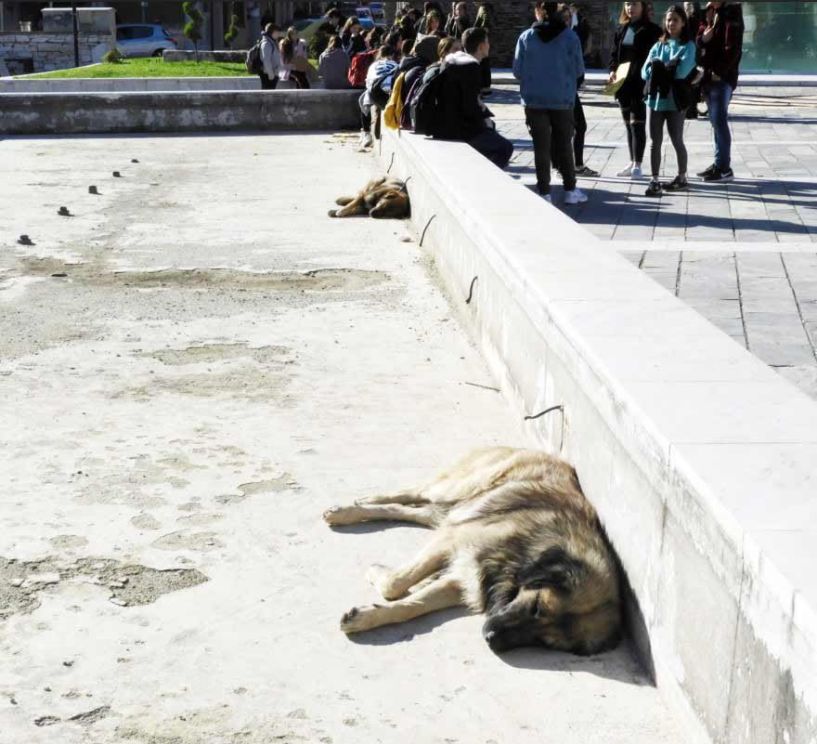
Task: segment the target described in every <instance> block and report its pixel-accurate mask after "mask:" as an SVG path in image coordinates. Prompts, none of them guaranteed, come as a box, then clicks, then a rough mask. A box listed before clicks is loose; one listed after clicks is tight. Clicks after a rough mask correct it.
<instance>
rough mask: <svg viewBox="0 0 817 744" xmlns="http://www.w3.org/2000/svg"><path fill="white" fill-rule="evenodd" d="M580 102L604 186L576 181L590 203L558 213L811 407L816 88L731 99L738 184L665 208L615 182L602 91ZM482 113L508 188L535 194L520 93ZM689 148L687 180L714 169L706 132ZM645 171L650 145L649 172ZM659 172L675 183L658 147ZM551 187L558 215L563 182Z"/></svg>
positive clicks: (613, 127)
mask: <svg viewBox="0 0 817 744" xmlns="http://www.w3.org/2000/svg"><path fill="white" fill-rule="evenodd" d="M582 99H583V101H584V105H585V115H586V117H587V120H588V133H587V144H586V148H585V162H586V163H587V164H588V165H589V166H590V167H592V168H594V169H595V170H597V171H600V173H601V176H600V177H599V178H598V179H580V181H579V185H580V187H581V188H582V189H583V190H584V191H586V192H587V194H588V195H589V197H590V200H589V201H588V202H587V203H586V204H584V205H581V206H577V207H564V206H563V207H562V208H563V209H564V211H565V212H566V213H567V214H569V215H570V216H571V217H573V218H574V219H575V220H576V221H577V222H580V223H581V224H583V225H585V226H586V227H587V229H588V230H590V231H591V232H592V233H593V234H594V235H597V236H598V237H599V238H601V239H602V240H606V241H610V243H611V247H612V248H614V249H617V250H620V251H621V252H622V253H623V254H624V255H625V256H626V257H627V258H629V259H630V260H631V261H633V263H635V264H636V265H638V266H639V267H640V268H641V269H643V270H644V271H645V272H647V273H648V274H650V276H652V277H653V278H654V279H655V280H656V281H657V282H659V283H660V284H661V285H662V286H664V287H666V288H667V289H668V290H669V291H671V292H673V293H675V294H676V295H677V296H678V297H680V298H681V299H683V300H685V301H686V302H687V303H688V304H689V305H691V306H692V307H694V308H695V309H696V310H698V311H699V312H700V313H701V314H702V315H704V316H705V317H706V318H708V319H709V320H710V321H711V322H713V323H714V324H715V325H717V326H718V327H719V328H721V329H722V330H723V331H724V332H725V333H727V334H728V335H729V336H731V337H732V338H733V339H734V340H735V341H736V342H738V343H740V344H742V345H743V346H745V347H746V348H748V349H749V350H750V351H752V353H754V354H755V355H757V356H758V357H759V358H760V359H762V360H763V361H765V362H766V363H767V364H769V365H771V366H773V367H774V368H776V369H777V370H778V371H779V372H780V373H781V374H783V375H785V376H786V377H787V378H788V379H790V380H791V381H792V382H793V383H795V384H797V385H798V386H799V387H801V389H803V390H804V391H806V392H807V393H809V394H810V395H812V396H814V397H817V351H815V342H817V115H815V111H817V88H814V87H752V88H749V87H742V88H738V92H737V94H736V97H735V99H734V103H733V106H732V109H731V111H732V132H733V168H734V170H735V174H736V176H737V178H736V180H735V181H734V182H732V183H729V184H722V185H717V184H704V183H703V182H701V181H700V179H695V178H694V176H693V183H692V186H691V188H690V190H689V192H688V193H682V194H666V195H664V196H663V197H662V198H661V199H655V198H650V197H646V196H644V190H645V188H646V186H647V181H646V180H643V181H635V182H633V181H629V180H625V179H620V178H616V177H615V173H616V172H618V171H619V170H621V169H622V168H623V167H624V166H625V165H626V164H627V162H628V160H629V155H628V152H627V145H626V142H625V139H624V128H623V123H622V121H621V117H620V114H619V111H618V108H617V107H616V106H615V105H614V103H613V101H612V100H611V99H610V98H608V97H606V96H603V95H602V94H601V93H600V92H599V89H598V87H591V88H589V89H588V90H587V91H585V92H584V93H583V94H582ZM490 106H491V108H492V109H493V110H494V111H495V113H496V114H497V118H498V120H499V128H500V130H501V131H502V132H503V133H504V134H505V135H506V136H508V137H510V138H511V139H513V141H514V145H515V147H516V153H515V155H514V159H513V161H512V163H511V165H510V168H509V170H510V172H511V174H512V176H514V177H516V178H519V179H520V180H521V181H522V182H524V183H526V184H533V183H534V182H535V175H534V167H533V151H532V148H531V142H530V138H529V137H528V134H527V130H526V128H525V125H524V121H523V115H522V110H521V107H520V106H519V95H518V91H517V90H515V89H514V88H513V86H511V85H507V84H501V85H500V87H499V88H498V90H497V93H496V96H495V97H494V98H493V99H492V100H491V102H490ZM685 140H686V143H687V148H688V151H689V170H690V173H691V174H694V173H695V172H696V171H699V170H703V169H704V168H705V167H707V166H708V165H709V164H710V163H711V161H712V141H711V128H710V126H709V123H708V121H706V120H705V119H699V120H696V121H691V122H687V126H686V134H685ZM648 161H649V144H648V147H647V153H646V155H645V169H648ZM662 165H663V174H662V178H666V180H671V179H672V177H673V176H674V174H675V172H676V171H675V168H676V164H675V153H674V151H673V149H672V147H671V145H670V143H669V138H668V137H666V136H665V141H664V154H663V157H662ZM553 178H554V180H553V184H554V186H556V188H555V189H554V201H555V202H556V203H558V202H559V201H560V198H561V193H560V192H561V188H560V187H559V185H560V178H559V176H558V174H556V173H555V172H554V176H553Z"/></svg>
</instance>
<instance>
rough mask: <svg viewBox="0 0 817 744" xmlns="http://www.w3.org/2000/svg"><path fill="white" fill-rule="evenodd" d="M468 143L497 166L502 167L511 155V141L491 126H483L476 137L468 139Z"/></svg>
mask: <svg viewBox="0 0 817 744" xmlns="http://www.w3.org/2000/svg"><path fill="white" fill-rule="evenodd" d="M468 144H469V145H471V147H473V148H474V149H475V150H476V151H477V152H478V153H480V154H481V155H484V156H485V157H486V158H488V160H490V161H491V162H492V163H493V164H494V165H495V166H496V167H497V168H504V167H505V166H506V165H507V164H508V163H509V162H510V159H511V156H512V155H513V143H512V142H511V141H510V140H507V139H505V138H504V137H503V136H502V135H501V134H500V133H499V132H497V131H496V130H495V129H492V128H491V127H485V129H483V130H482V131H481V132H480V133H479V134H478V135H477V136H476V137H474V138H473V139H470V140H468Z"/></svg>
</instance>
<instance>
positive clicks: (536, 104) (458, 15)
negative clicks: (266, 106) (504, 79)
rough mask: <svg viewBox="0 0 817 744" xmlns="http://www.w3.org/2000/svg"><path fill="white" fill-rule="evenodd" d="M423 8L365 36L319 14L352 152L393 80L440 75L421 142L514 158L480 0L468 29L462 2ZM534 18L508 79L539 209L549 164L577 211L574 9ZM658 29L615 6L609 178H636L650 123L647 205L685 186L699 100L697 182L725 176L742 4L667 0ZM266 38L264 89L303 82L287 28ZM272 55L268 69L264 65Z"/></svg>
mask: <svg viewBox="0 0 817 744" xmlns="http://www.w3.org/2000/svg"><path fill="white" fill-rule="evenodd" d="M423 10H424V12H423V13H420V12H419V11H418V10H415V9H409V10H406V11H402V12H401V13H400V14H399V15H398V17H397V18H396V22H395V24H394V25H393V26H392V28H391V29H390V30H383V29H379V28H374V29H372V30H370V31H369V32H368V33H365V34H364V33H363V29H362V26H361V24H360V22H359V19H358V18H356V17H354V16H353V17H351V18H343V17H342V15H341V14H340V11H339V10H337V9H333V10H331V11H329V13H327V16H326V19H325V26H324V32H325V35H326V44H327V46H326V48H325V49H324V50H323V51H322V53H321V55H320V66H319V71H320V75H321V77H322V78H323V79H324V83H325V85H326V87H327V88H345V87H360V88H362V89H363V90H362V93H361V96H360V109H361V141H360V144H361V145H362V146H363V147H366V146H369V145H370V144H371V124H372V115H373V109H374V108H378V109H382V108H383V102H382V101H380V100H379V98H380V97H382V96H385V97H386V98H388V97H389V95H390V94H391V88H392V86H393V85H394V83H395V81H396V80H397V79H398V78H400V79H401V86H400V95H401V96H402V98H403V99H404V100H405V99H406V98H407V96H408V95H409V93H408V92H409V90H411V89H416V88H417V87H418V86H419V85H420V84H421V83H422V82H423V81H425V80H430V79H432V78H433V77H435V76H436V74H437V73H438V72H439V73H440V81H439V84H438V85H437V109H438V111H437V113H436V116H435V124H434V126H433V128H432V129H431V130H430V131H428V132H426V133H427V134H431V135H432V136H434V137H436V138H439V139H449V140H458V141H463V142H467V143H469V144H470V145H471V146H472V147H474V148H475V149H476V150H478V151H479V152H481V153H482V154H484V155H485V156H486V157H488V158H489V159H490V160H491V161H492V162H493V163H495V164H496V165H497V166H499V167H500V168H504V167H505V166H506V165H507V164H508V162H509V161H510V158H511V156H512V155H513V145H512V143H511V142H510V141H509V140H507V139H506V138H505V137H502V136H501V135H500V134H499V133H498V132H497V131H496V127H495V125H494V122H493V115H492V113H491V112H490V110H489V109H488V108H487V106H486V105H485V102H484V99H485V97H486V96H489V95H490V94H491V67H490V37H489V29H490V25H491V6H490V4H489V3H481V4H480V6H479V12H478V14H477V17H476V20H475V21H474V22H473V23H472V22H471V19H470V18H469V17H468V15H467V5H466V3H464V2H454V3H452V4H451V7H450V11H449V12H448V13H447V14H444V13H443V11H442V8H441V7H440V5H439V3H437V2H426V3H425V6H424V9H423ZM535 15H536V22H535V23H534V24H533V26H532V27H531V28H530V29H528V30H526V31H524V32H523V33H522V34H521V36H520V37H519V39H518V41H517V44H516V50H515V54H514V62H513V74H514V76H515V77H516V78H517V79H518V80H519V82H520V92H521V98H522V104H523V106H524V110H525V121H526V125H527V127H528V131H529V132H530V135H531V138H532V140H533V150H534V161H535V169H536V189H537V191H538V192H539V193H540V194H541V195H542V196H543V197H545V198H546V199H548V200H550V182H551V167H554V168H555V169H556V170H557V171H558V172H559V173H560V174H561V177H562V181H563V184H564V191H565V202H566V203H567V204H579V203H582V202H585V201H586V200H587V196H586V195H585V194H584V193H583V192H582V191H581V189H579V188H578V187H577V185H576V179H577V177H594V176H598V175H599V174H598V173H597V172H596V171H594V170H592V169H591V168H590V167H589V166H587V165H586V164H585V162H584V138H585V133H586V131H587V121H586V118H585V115H584V108H583V106H582V101H581V98H580V96H579V91H580V89H581V86H582V83H583V79H584V74H585V67H584V56H585V51H586V49H585V41H586V39H585V38H582V31H581V30H582V24H581V23H580V22H579V19H578V8H577V7H576V5H575V4H574V3H569V4H568V3H557V2H541V1H540V2H536V3H535ZM662 20H663V23H662V25H661V26H659V25H657V24H656V23H654V22H653V21H652V3H651V2H644V1H640V0H634V1H632V2H624V3H623V6H622V10H621V16H620V20H619V27H618V30H617V32H616V35H615V39H614V45H613V52H612V58H611V61H610V78H609V84H610V85H611V86H612V89H613V90H614V91H615V97H616V99H617V101H618V104H619V107H620V109H621V115H622V118H623V120H624V124H625V129H626V136H627V147H628V151H629V160H630V162H629V164H628V165H627V167H626V168H625V169H624V170H622V171H621V172H619V173H618V174H617V175H618V176H619V177H625V178H631V179H640V178H642V177H643V170H642V162H643V158H644V153H645V151H646V145H647V127H648V124H649V135H650V140H651V149H650V175H651V179H650V181H649V185H648V187H647V190H646V194H647V195H648V196H661V195H662V194H663V193H664V192H665V191H670V192H671V191H681V190H684V189H686V188H688V181H687V164H688V156H687V151H686V147H685V146H684V124H685V119H686V118H688V117H690V116H695V115H696V113H697V103H698V101H699V100H700V99H701V98H702V99H703V100H704V101H705V102H706V105H707V107H708V113H709V118H710V121H711V124H712V128H713V132H714V140H715V157H714V162H713V163H712V165H711V166H709V167H708V168H706V169H705V170H704V171H702V172H700V173H699V175H700V176H701V177H702V178H703V179H704V180H705V181H728V180H731V179H732V178H733V177H734V174H733V172H732V169H731V135H730V131H729V124H728V108H729V103H730V100H731V96H732V93H733V91H734V89H735V87H736V86H737V82H738V68H739V64H740V59H741V53H742V40H743V18H742V13H741V9H740V4H739V3H731V2H709V3H707V6H706V8H705V10H701V8H700V5H699V3H697V2H687V3H684V4H683V5H681V4H677V5H672V6H671V7H670V8H669V9H668V10H667V12H666V13H665V15H664V17H663V19H662ZM265 35H267V36H269V38H270V41H269V42H268V43H267V45H266V47H264V46H263V45H262V58H263V60H264V70H265V76H266V77H267V78H268V81H267V82H266V83H265V81H264V80H263V77H262V84H265V87H274V85H275V82H277V81H276V79H275V76H276V74H277V70H278V69H280V70H284V69H285V68H284V66H285V65H286V64H287V62H288V63H289V65H290V68H289V69H288V70H285V74H286V75H287V76H288V77H290V78H292V79H295V81H296V84H298V85H299V86H300V85H301V84H302V83H301V81H299V79H298V78H299V77H300V73H299V72H298V70H297V65H294V64H293V63H292V60H293V59H297V58H298V57H299V56H300V55H305V50H304V49H303V48H302V46H301V45H302V42H300V41H299V40H298V39H297V34H295V33H294V30H293V29H290V30H289V31H288V32H287V33H286V35H283V36H281V35H280V32H279V31H278V29H276V28H275V27H270V26H268V27H267V30H266V31H265ZM276 35H277V36H276ZM278 38H280V42H277V39H278ZM276 42H277V43H276ZM276 49H278V54H279V57H280V60H279V67H278V68H275V67H274V60H275V52H276ZM268 60H269V61H270V66H269V69H268ZM281 77H283V75H281ZM305 84H306V85H308V81H307V82H306V83H305ZM376 99H378V100H376ZM648 112H649V119H648V116H647V113H648ZM665 128H666V129H667V131H668V133H669V137H670V140H671V142H672V145H673V147H674V149H675V152H676V156H677V161H678V174H677V176H676V177H675V178H674V179H673V180H671V181H670V182H669V183H664V184H662V183H661V182H660V181H659V174H660V168H661V153H662V146H663V132H664V129H665Z"/></svg>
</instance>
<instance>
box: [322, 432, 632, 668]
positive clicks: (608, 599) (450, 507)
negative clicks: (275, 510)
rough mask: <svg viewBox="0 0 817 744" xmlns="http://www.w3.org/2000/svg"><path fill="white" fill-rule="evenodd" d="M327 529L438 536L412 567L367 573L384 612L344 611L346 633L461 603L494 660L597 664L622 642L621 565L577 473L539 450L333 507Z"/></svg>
mask: <svg viewBox="0 0 817 744" xmlns="http://www.w3.org/2000/svg"><path fill="white" fill-rule="evenodd" d="M324 519H325V520H326V521H327V522H328V523H329V524H330V525H332V526H339V525H349V524H357V523H359V522H369V521H374V520H399V521H405V522H415V523H417V524H421V525H424V526H426V527H431V528H434V529H435V530H436V531H435V532H434V535H433V537H432V539H431V541H430V542H429V543H428V545H427V546H426V547H425V548H424V549H423V550H422V551H421V552H420V554H419V555H418V556H417V557H416V558H415V559H414V560H413V561H410V562H409V563H407V564H406V565H404V566H401V567H400V568H398V569H397V570H389V569H386V568H385V567H382V566H374V567H373V568H372V569H370V571H369V573H368V578H369V580H370V581H371V583H372V584H373V585H374V586H375V587H376V588H377V589H378V591H379V592H380V594H381V595H382V596H383V598H384V599H386V600H387V602H386V603H383V604H371V605H364V606H360V607H354V608H353V609H351V610H349V612H347V613H346V614H345V615H344V616H343V618H342V620H341V623H340V627H341V630H343V631H344V632H345V633H359V632H361V631H365V630H371V629H372V628H377V627H380V626H381V625H388V624H390V623H402V622H404V621H406V620H410V619H412V618H415V617H419V616H420V615H425V614H427V613H430V612H434V611H435V610H441V609H444V608H447V607H454V606H457V605H465V606H467V607H469V608H470V609H471V610H472V611H474V612H480V613H485V614H486V615H487V621H486V622H485V624H484V626H483V629H482V633H483V636H484V637H485V640H486V641H487V642H488V644H489V645H490V647H491V648H492V649H493V650H494V651H504V650H506V649H509V648H514V647H516V646H532V645H541V646H545V647H547V648H552V649H559V650H563V651H570V652H572V653H575V654H594V653H598V652H600V651H604V650H607V649H610V648H613V647H615V646H616V644H617V643H618V641H619V638H620V634H621V601H620V596H619V574H618V568H617V563H616V560H615V559H614V557H613V555H612V552H611V550H610V548H609V547H608V544H607V541H606V539H605V537H604V535H603V533H602V529H601V525H600V523H599V519H598V516H597V515H596V512H595V510H594V509H593V507H592V506H591V505H590V503H589V502H588V501H587V500H586V499H585V497H584V495H583V494H582V492H581V489H580V487H579V483H578V479H577V477H576V473H575V471H574V470H573V468H572V467H571V466H570V465H568V464H567V463H566V462H564V461H562V460H559V459H557V458H555V457H551V456H550V455H547V454H545V453H544V452H538V451H534V450H517V449H511V448H508V447H496V448H492V449H486V450H478V451H476V452H474V453H472V454H470V455H469V456H468V457H466V458H465V459H464V460H462V461H461V462H459V463H457V464H456V465H455V466H454V467H453V468H451V469H450V470H448V471H447V472H444V473H442V474H441V475H440V476H438V477H437V478H436V479H435V480H433V481H431V482H430V483H429V484H428V485H426V486H424V487H422V488H419V489H410V490H407V491H401V492H400V493H395V494H393V495H389V496H373V497H371V498H366V499H362V500H360V501H356V502H355V503H354V505H352V506H337V507H334V508H332V509H330V510H329V511H327V512H326V513H325V514H324ZM429 577H432V578H431V579H430V580H428V581H424V580H426V579H429Z"/></svg>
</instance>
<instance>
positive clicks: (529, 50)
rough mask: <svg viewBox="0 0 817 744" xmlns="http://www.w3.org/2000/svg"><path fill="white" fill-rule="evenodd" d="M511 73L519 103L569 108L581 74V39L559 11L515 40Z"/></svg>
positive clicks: (552, 107)
mask: <svg viewBox="0 0 817 744" xmlns="http://www.w3.org/2000/svg"><path fill="white" fill-rule="evenodd" d="M513 74H514V77H516V78H517V80H519V83H520V91H521V94H522V104H523V105H524V106H528V107H530V108H538V109H570V110H571V111H572V110H573V104H574V102H575V100H576V86H577V82H578V80H579V78H581V77H582V76H583V75H584V60H583V59H582V48H581V42H580V41H579V38H578V36H576V34H575V33H573V32H572V31H571V30H570V29H568V28H567V26H566V25H565V22H564V21H563V20H562V18H561V17H560V15H559V14H558V13H553V14H552V15H550V16H548V18H546V19H545V20H542V21H538V22H536V23H534V24H533V26H532V27H531V28H529V29H528V30H527V31H525V32H523V33H522V35H521V36H520V37H519V40H518V41H517V43H516V53H515V54H514V59H513Z"/></svg>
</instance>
